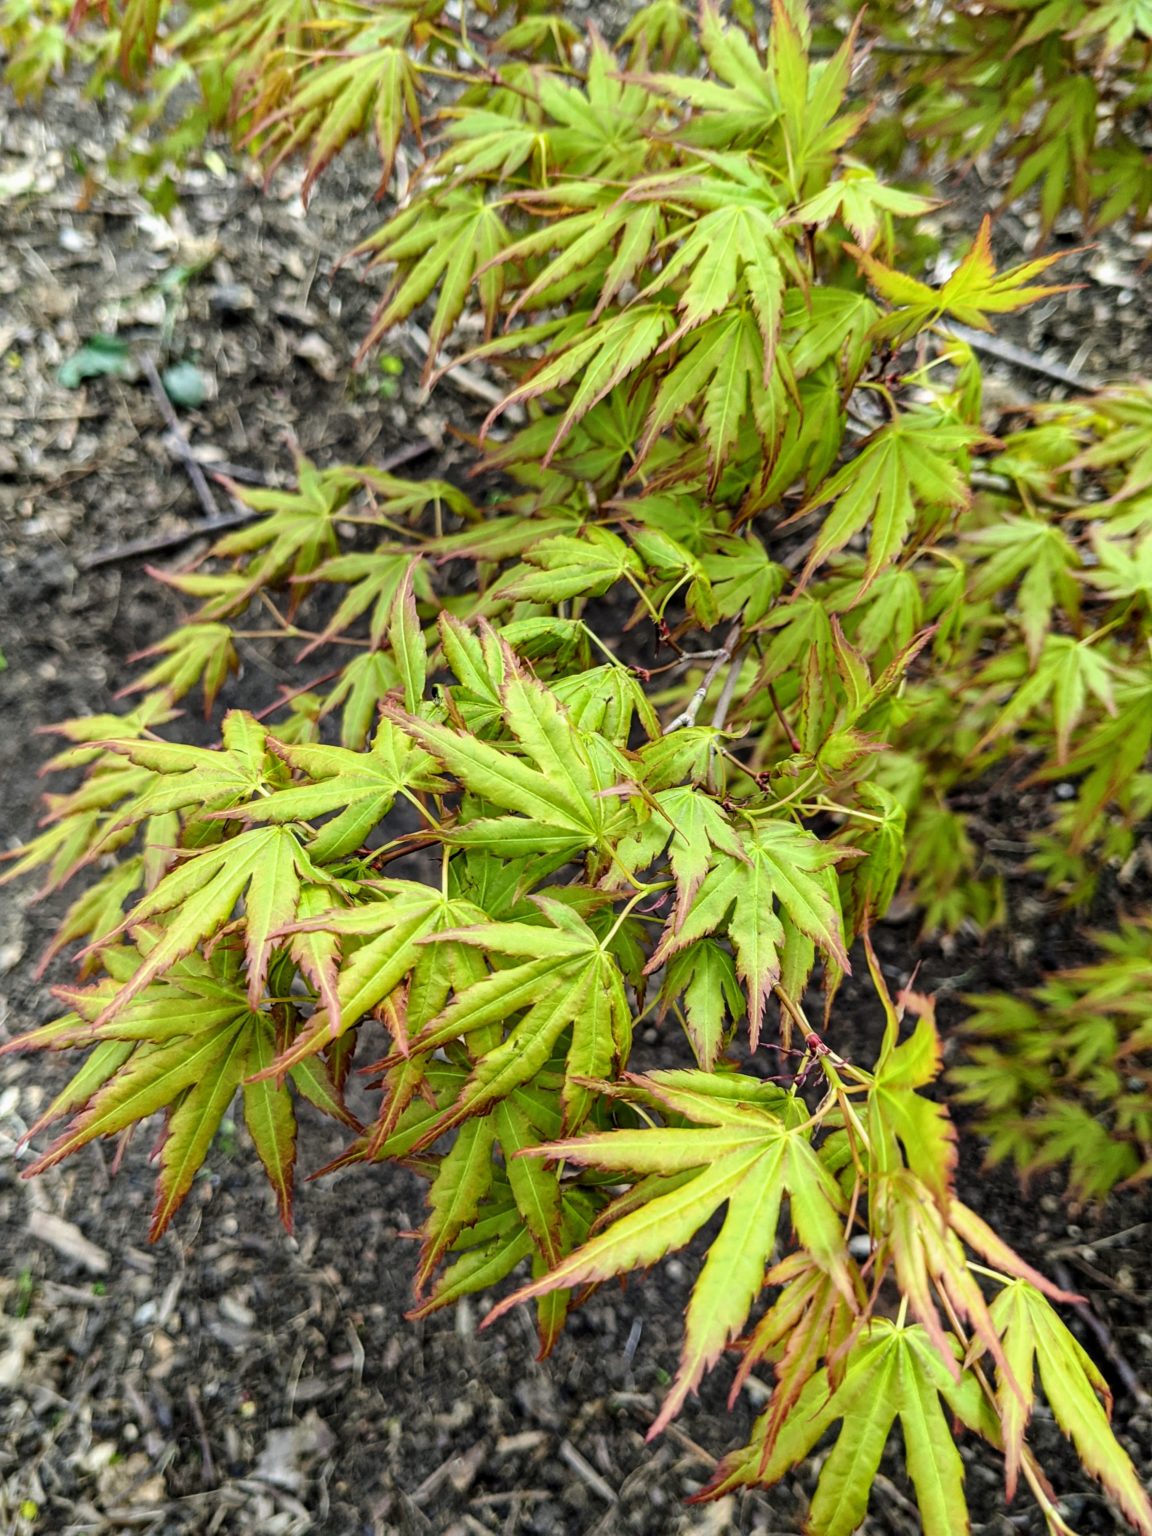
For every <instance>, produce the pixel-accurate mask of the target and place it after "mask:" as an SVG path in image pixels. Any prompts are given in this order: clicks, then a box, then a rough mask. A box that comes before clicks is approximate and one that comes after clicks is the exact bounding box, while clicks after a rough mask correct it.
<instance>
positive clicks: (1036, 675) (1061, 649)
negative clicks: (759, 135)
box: [979, 634, 1122, 764]
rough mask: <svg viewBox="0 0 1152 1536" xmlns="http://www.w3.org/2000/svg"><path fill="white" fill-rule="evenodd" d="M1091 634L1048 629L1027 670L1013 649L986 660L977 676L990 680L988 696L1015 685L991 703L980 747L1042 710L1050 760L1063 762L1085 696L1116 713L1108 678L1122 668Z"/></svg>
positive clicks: (1085, 700) (995, 694) (1108, 710)
mask: <svg viewBox="0 0 1152 1536" xmlns="http://www.w3.org/2000/svg"><path fill="white" fill-rule="evenodd" d="M1096 638H1097V636H1096V635H1094V634H1093V635H1088V636H1087V637H1086V638H1085V639H1083V640H1075V639H1073V638H1072V636H1071V635H1049V636H1048V637H1047V638H1046V639H1045V641H1044V645H1043V648H1042V650H1041V652H1040V655H1039V657H1038V658H1037V660H1036V665H1035V669H1034V670H1033V671H1032V673H1031V675H1030V676H1029V675H1028V674H1027V672H1026V670H1025V667H1024V666H1023V665H1022V662H1023V661H1024V658H1023V657H1021V656H1019V653H1017V654H1016V655H1013V654H1012V653H1009V654H1008V655H1007V656H1005V657H1003V658H999V659H998V660H996V661H992V662H990V663H989V665H988V666H987V667H986V668H985V669H984V671H983V672H982V673H981V674H980V679H979V680H980V681H981V682H985V683H987V684H990V685H991V692H992V696H993V697H997V696H999V695H1001V694H1002V692H1003V690H1004V685H1005V684H1006V683H1009V684H1015V686H1014V687H1012V688H1011V692H1010V693H1009V695H1008V697H1007V699H1006V700H1005V701H1004V703H1003V704H1002V705H1000V707H999V708H998V709H997V713H996V720H995V723H994V724H993V725H992V726H991V727H990V729H989V730H987V731H986V732H985V733H984V735H983V737H982V738H981V740H980V742H979V747H980V748H983V747H986V746H987V745H988V744H989V743H990V742H993V741H996V740H997V739H998V738H999V737H1001V736H1003V735H1004V734H1005V733H1006V732H1008V731H1011V730H1013V729H1014V728H1015V727H1016V726H1017V725H1019V724H1020V723H1021V722H1022V721H1027V720H1028V719H1029V717H1030V716H1031V717H1033V718H1035V717H1036V715H1037V713H1038V712H1041V711H1042V720H1043V725H1044V726H1045V727H1047V726H1048V722H1049V720H1050V721H1051V725H1052V727H1053V728H1054V734H1055V738H1056V761H1057V763H1058V764H1064V763H1067V762H1068V755H1069V750H1070V748H1071V743H1072V732H1073V731H1074V730H1075V728H1076V726H1077V725H1078V724H1079V722H1080V720H1081V719H1082V718H1083V715H1084V711H1085V709H1086V707H1087V705H1088V700H1089V698H1090V697H1091V698H1094V699H1095V700H1096V701H1097V703H1098V704H1100V705H1102V706H1103V708H1104V709H1105V710H1106V711H1107V713H1108V714H1109V715H1115V713H1116V707H1117V706H1116V699H1115V690H1114V683H1115V681H1116V679H1117V678H1118V677H1119V676H1121V675H1122V674H1121V673H1120V671H1119V668H1118V667H1117V666H1116V665H1115V664H1114V663H1113V662H1111V661H1109V659H1108V657H1107V655H1104V654H1101V650H1096V649H1093V644H1092V642H1093V641H1094V640H1095V639H1096ZM1101 649H1103V648H1101Z"/></svg>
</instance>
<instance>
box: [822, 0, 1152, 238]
mask: <svg viewBox="0 0 1152 1536" xmlns="http://www.w3.org/2000/svg"><path fill="white" fill-rule="evenodd" d="M843 11H844V13H845V21H847V19H848V17H850V16H851V15H852V14H854V12H853V11H852V10H851V8H850V7H843ZM868 27H869V31H870V32H872V33H874V34H875V35H876V36H877V37H878V38H879V39H880V42H879V46H878V48H877V51H876V53H875V54H874V56H873V60H872V64H873V68H874V70H875V79H876V84H877V88H878V89H880V90H882V91H884V92H886V93H887V94H888V96H889V99H890V100H898V101H899V103H900V111H899V113H898V114H897V113H896V112H882V113H878V114H877V116H876V119H875V121H874V125H873V128H872V130H871V131H870V132H869V134H868V135H867V138H866V143H865V149H864V152H865V154H866V155H868V156H870V157H874V158H875V159H876V160H879V161H882V162H889V163H895V162H896V161H898V159H899V157H900V156H901V155H902V153H903V151H904V148H905V145H906V142H907V136H909V135H910V136H912V137H913V138H914V139H915V140H916V141H917V143H918V145H919V146H920V147H921V148H922V150H923V152H924V153H925V155H935V154H943V155H944V156H946V157H947V158H948V159H949V160H950V161H951V162H953V163H956V162H960V161H970V160H974V159H976V158H977V157H980V156H982V155H987V156H989V157H990V159H991V160H992V161H993V162H1001V163H1004V164H1005V165H1006V167H1007V168H1008V169H1009V170H1010V171H1011V176H1010V178H1009V180H1008V186H1007V189H1006V191H1005V194H1004V203H1005V204H1008V203H1012V202H1014V201H1016V200H1017V199H1018V198H1022V197H1025V196H1027V197H1035V198H1036V199H1037V200H1038V203H1039V209H1040V215H1041V227H1042V228H1043V229H1044V230H1049V229H1051V227H1052V225H1053V224H1054V223H1055V222H1056V219H1057V218H1058V216H1059V215H1060V213H1061V212H1062V211H1063V210H1065V209H1074V210H1075V211H1076V212H1077V213H1078V214H1079V215H1080V217H1081V218H1082V219H1083V220H1084V221H1085V222H1087V223H1089V224H1090V225H1091V226H1092V227H1094V228H1100V227H1101V226H1103V225H1107V224H1112V223H1115V222H1116V221H1117V220H1118V219H1132V220H1133V221H1136V222H1139V223H1141V224H1142V223H1145V222H1146V221H1147V218H1148V211H1149V208H1150V207H1152V124H1150V120H1149V108H1150V107H1152V8H1150V7H1149V5H1148V3H1147V0H992V3H991V4H985V3H983V0H981V3H980V4H973V3H971V0H959V3H949V4H946V5H943V6H941V7H939V8H936V7H932V8H931V9H929V8H927V7H924V6H922V5H917V4H916V3H915V0H879V4H877V5H876V6H875V7H871V6H870V7H869V10H868Z"/></svg>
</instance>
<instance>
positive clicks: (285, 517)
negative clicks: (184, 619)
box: [212, 455, 360, 616]
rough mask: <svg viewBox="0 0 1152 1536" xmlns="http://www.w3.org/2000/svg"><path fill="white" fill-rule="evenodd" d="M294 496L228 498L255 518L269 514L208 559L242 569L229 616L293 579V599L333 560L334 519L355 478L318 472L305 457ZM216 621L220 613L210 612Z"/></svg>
mask: <svg viewBox="0 0 1152 1536" xmlns="http://www.w3.org/2000/svg"><path fill="white" fill-rule="evenodd" d="M296 477H297V486H296V489H295V490H284V491H281V490H271V491H265V490H257V489H254V488H253V487H252V486H239V485H232V486H231V487H230V489H231V491H232V494H233V495H234V496H235V497H236V499H237V500H238V501H241V502H242V503H243V504H244V505H245V506H247V507H250V508H251V509H252V510H253V511H254V512H262V513H265V514H267V515H266V516H264V517H260V518H258V519H257V520H256V521H255V522H252V523H249V524H248V525H247V526H246V527H244V528H240V529H237V531H236V532H235V533H227V534H225V535H224V537H223V538H221V539H217V541H216V543H215V544H214V545H213V546H212V554H213V555H215V556H218V557H219V558H220V559H223V560H236V561H237V562H239V563H240V564H241V567H242V572H243V578H244V579H243V583H242V585H240V586H239V587H237V588H236V589H235V590H234V591H232V592H230V593H229V594H228V607H227V610H226V611H227V612H230V613H236V612H239V611H240V610H242V609H243V608H244V606H245V605H246V604H247V603H248V601H249V600H250V599H251V598H252V596H253V595H254V594H255V593H256V592H258V591H259V590H260V589H261V588H262V587H269V586H275V585H276V584H277V583H278V582H282V581H286V580H287V579H288V578H289V577H294V578H295V580H296V582H297V584H298V585H297V587H296V588H295V589H294V591H295V593H296V595H297V596H298V595H300V594H302V593H303V591H304V585H303V584H304V583H305V582H306V580H307V578H309V577H311V575H312V573H313V572H314V571H315V569H316V567H317V566H318V565H320V564H322V563H323V561H324V560H326V559H329V558H331V557H332V556H334V555H336V554H337V553H338V551H339V542H338V540H337V537H336V528H335V524H336V519H337V517H338V515H339V513H340V510H341V509H342V508H343V507H344V506H345V504H346V503H347V501H348V499H349V497H350V496H351V495H352V493H353V492H354V491H355V490H357V489H358V488H359V485H360V480H359V477H358V476H356V475H355V474H353V473H349V471H348V470H346V469H340V468H338V469H334V470H319V469H317V468H316V466H315V465H314V464H312V463H310V462H309V461H308V460H307V459H305V458H304V457H303V456H299V455H298V456H297V460H296ZM214 612H216V613H217V616H219V612H220V610H219V609H218V608H217V609H214Z"/></svg>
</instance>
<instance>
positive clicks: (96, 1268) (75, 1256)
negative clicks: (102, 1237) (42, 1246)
mask: <svg viewBox="0 0 1152 1536" xmlns="http://www.w3.org/2000/svg"><path fill="white" fill-rule="evenodd" d="M28 1231H29V1232H30V1233H31V1235H32V1236H33V1237H35V1238H38V1239H39V1240H40V1242H42V1243H47V1244H48V1246H49V1248H55V1250H56V1252H57V1253H59V1254H63V1256H64V1257H65V1258H66V1259H71V1260H72V1261H73V1263H75V1264H80V1265H82V1266H83V1267H84V1268H85V1269H86V1270H87V1271H88V1273H89V1274H91V1275H106V1274H107V1273H108V1265H109V1259H108V1255H107V1253H106V1252H105V1250H104V1249H103V1248H99V1247H97V1245H96V1244H95V1243H93V1242H90V1241H89V1239H88V1238H86V1237H85V1236H84V1234H83V1232H81V1230H80V1228H79V1227H78V1226H76V1225H75V1223H73V1222H71V1221H65V1220H64V1218H63V1216H56V1215H54V1214H53V1212H51V1211H30V1212H29V1213H28Z"/></svg>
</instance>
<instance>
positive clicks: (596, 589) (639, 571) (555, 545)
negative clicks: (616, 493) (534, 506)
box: [498, 525, 644, 604]
mask: <svg viewBox="0 0 1152 1536" xmlns="http://www.w3.org/2000/svg"><path fill="white" fill-rule="evenodd" d="M525 560H526V562H527V563H526V565H523V566H520V567H517V568H515V569H513V570H512V571H511V572H510V573H509V576H508V579H507V581H505V582H504V583H503V584H502V585H501V586H500V588H499V591H498V595H499V596H500V597H511V598H517V599H523V600H526V601H528V602H538V603H549V604H551V603H556V602H561V601H563V600H564V599H566V598H573V597H602V596H603V595H604V593H605V592H607V591H608V590H609V588H611V587H613V586H615V585H616V583H617V582H618V581H631V582H632V583H633V584H635V582H636V581H637V580H638V579H639V578H640V577H641V576H642V575H643V571H644V567H643V565H642V564H641V561H640V559H639V557H638V556H637V554H636V552H635V551H634V550H633V549H631V548H630V547H629V545H628V544H626V543H625V541H624V540H623V539H622V538H621V537H620V536H619V534H615V533H613V532H612V530H611V529H610V528H598V527H596V526H595V525H592V526H589V527H587V528H582V529H581V530H580V532H579V534H578V535H576V534H557V535H556V536H555V537H553V538H548V539H541V540H540V542H539V543H538V544H534V545H532V547H531V548H530V549H528V550H526V551H525Z"/></svg>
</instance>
